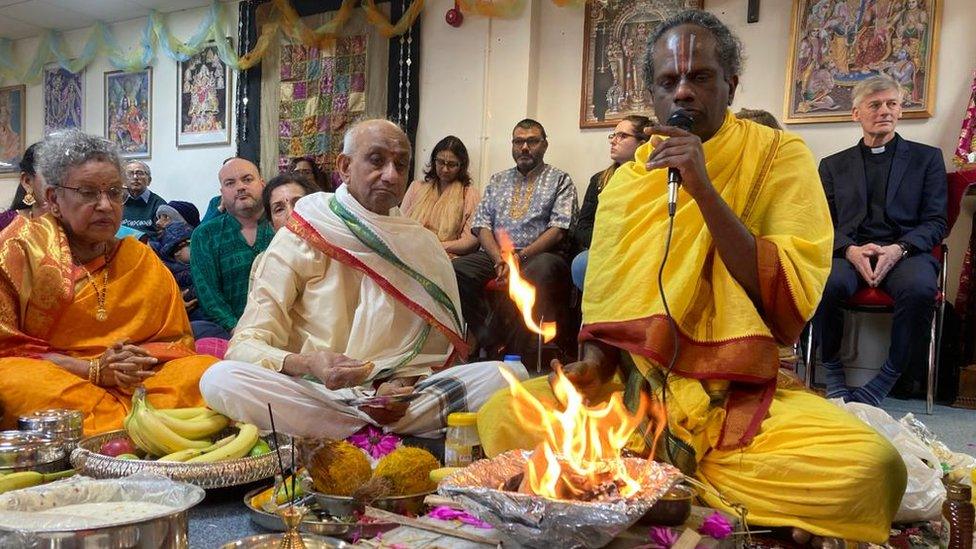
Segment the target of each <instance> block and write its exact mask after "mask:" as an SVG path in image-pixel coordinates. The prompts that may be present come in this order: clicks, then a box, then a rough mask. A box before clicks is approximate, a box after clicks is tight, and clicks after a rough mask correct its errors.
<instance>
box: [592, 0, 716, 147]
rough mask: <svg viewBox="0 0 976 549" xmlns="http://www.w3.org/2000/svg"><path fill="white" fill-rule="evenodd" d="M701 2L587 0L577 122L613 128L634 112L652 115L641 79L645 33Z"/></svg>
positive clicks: (696, 6)
mask: <svg viewBox="0 0 976 549" xmlns="http://www.w3.org/2000/svg"><path fill="white" fill-rule="evenodd" d="M701 7H702V0H607V1H605V2H587V3H586V6H585V8H584V9H585V10H586V15H585V17H584V22H583V83H582V93H581V94H580V97H581V99H580V123H579V126H580V128H612V127H614V126H616V125H617V123H618V122H620V120H622V119H623V118H624V117H625V116H629V115H632V114H640V115H644V116H650V117H652V118H653V117H654V109H653V107H652V106H651V94H650V90H648V89H646V86H645V85H644V55H645V53H646V52H647V39H648V37H649V36H650V35H651V34H653V33H654V31H655V30H656V29H657V26H658V25H659V24H661V22H662V21H664V20H665V19H667V18H668V17H670V16H672V15H674V14H676V13H678V12H680V11H683V10H686V9H690V8H697V9H701Z"/></svg>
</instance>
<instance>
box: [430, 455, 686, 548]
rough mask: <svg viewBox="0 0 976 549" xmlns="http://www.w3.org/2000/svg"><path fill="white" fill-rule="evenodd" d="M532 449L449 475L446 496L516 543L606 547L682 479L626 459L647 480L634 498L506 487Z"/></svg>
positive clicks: (661, 467) (442, 489)
mask: <svg viewBox="0 0 976 549" xmlns="http://www.w3.org/2000/svg"><path fill="white" fill-rule="evenodd" d="M530 455H531V452H527V451H521V450H512V451H509V452H505V453H504V454H500V455H498V456H496V457H494V458H492V459H483V460H480V461H476V462H474V463H472V464H471V465H469V466H468V467H465V468H464V469H461V470H460V471H458V472H456V473H454V474H452V475H451V476H449V477H447V478H446V479H444V480H443V481H442V482H441V484H440V486H439V487H438V492H439V493H440V494H441V495H442V496H446V497H449V498H451V499H453V500H455V501H457V502H458V503H461V504H462V505H464V507H465V508H466V509H468V510H469V511H471V512H472V513H474V514H475V515H477V516H478V517H479V518H480V519H482V520H484V521H486V522H488V523H489V524H491V525H492V526H494V527H495V528H496V529H497V530H498V531H499V533H500V534H501V535H502V536H503V537H506V538H508V539H509V540H510V541H514V542H516V543H519V544H521V545H523V546H525V547H532V548H539V549H541V548H549V547H561V548H566V549H568V548H577V547H586V548H590V547H603V546H604V545H606V544H608V543H610V541H611V540H613V538H615V537H616V536H617V535H619V534H620V533H621V532H623V531H624V530H626V529H627V528H629V527H630V526H631V525H633V524H634V523H635V522H636V521H637V519H639V518H640V517H642V516H643V515H644V513H646V512H647V511H648V510H649V509H650V508H651V507H652V506H653V505H654V503H655V502H656V501H657V500H658V499H660V497H661V496H663V495H664V494H665V493H667V491H668V490H670V489H671V487H672V486H674V485H675V484H676V483H677V482H678V481H680V480H681V478H682V475H681V472H680V471H678V469H676V468H675V467H672V466H671V465H667V464H662V463H657V462H654V461H648V460H645V459H641V458H624V459H623V460H624V464H625V465H626V467H627V471H628V473H630V475H631V476H632V477H633V478H635V479H636V480H638V481H639V482H640V483H641V486H642V489H641V491H640V492H639V493H638V494H637V495H635V496H633V497H630V498H617V499H613V500H609V501H596V502H583V501H569V500H552V499H547V498H544V497H541V496H536V495H533V494H522V493H518V492H510V491H505V490H502V489H501V487H502V486H504V485H505V484H506V483H507V482H508V481H509V480H510V479H511V478H512V477H514V476H516V475H518V474H520V473H522V472H523V471H524V470H525V463H526V461H527V460H528V458H529V456H530Z"/></svg>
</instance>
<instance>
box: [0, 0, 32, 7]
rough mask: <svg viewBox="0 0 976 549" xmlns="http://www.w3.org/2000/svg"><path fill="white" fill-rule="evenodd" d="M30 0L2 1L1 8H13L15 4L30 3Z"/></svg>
mask: <svg viewBox="0 0 976 549" xmlns="http://www.w3.org/2000/svg"><path fill="white" fill-rule="evenodd" d="M29 1H30V0H0V8H3V7H6V6H12V5H14V4H23V3H24V2H29Z"/></svg>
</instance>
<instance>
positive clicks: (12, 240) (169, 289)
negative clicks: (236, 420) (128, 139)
mask: <svg viewBox="0 0 976 549" xmlns="http://www.w3.org/2000/svg"><path fill="white" fill-rule="evenodd" d="M39 156H40V162H39V163H40V167H41V170H42V171H43V173H45V174H46V179H47V183H48V187H47V188H46V190H45V195H46V196H45V198H46V201H47V203H48V205H49V213H47V214H44V215H42V216H39V217H35V218H31V217H27V216H20V217H18V218H17V219H15V220H14V222H13V223H11V224H10V225H9V226H8V227H7V228H6V229H4V231H3V232H2V233H0V410H2V415H3V418H2V420H0V429H10V428H12V427H14V426H15V425H16V422H17V418H18V416H21V415H24V414H27V413H30V412H32V411H35V410H41V409H48V408H73V409H77V410H81V411H83V412H84V415H85V421H84V428H85V432H86V433H87V434H92V433H98V432H103V431H107V430H111V429H117V428H119V427H120V426H121V425H122V420H123V418H124V417H125V415H126V414H127V413H128V410H129V409H130V407H131V398H130V395H131V394H132V390H133V389H134V388H135V387H136V386H138V385H140V384H141V385H144V386H145V388H146V391H147V393H148V394H149V399H150V400H151V401H152V403H153V404H154V405H155V406H158V407H162V408H171V407H184V406H200V405H202V404H203V400H202V398H201V397H200V391H199V389H198V387H197V385H198V383H199V380H200V376H201V375H202V374H203V372H204V370H205V369H206V368H207V367H208V366H210V364H212V363H213V362H216V359H215V358H212V357H204V356H198V355H195V353H194V349H193V336H192V333H191V331H190V323H189V321H188V320H187V316H186V311H185V309H184V307H183V301H182V299H181V297H180V291H179V288H178V287H177V285H176V282H175V281H174V280H173V277H172V275H170V274H169V271H167V270H166V267H164V266H163V264H162V263H161V262H160V261H159V259H157V258H156V255H155V253H153V251H152V250H151V249H150V248H148V247H147V246H145V245H143V244H142V243H140V242H138V241H137V240H135V239H133V238H125V239H123V240H116V238H115V233H116V231H117V230H118V229H119V225H120V223H121V221H122V204H123V202H124V201H125V199H126V195H127V191H126V188H125V180H124V177H123V171H122V163H121V160H120V158H119V155H118V150H117V149H116V147H115V146H114V145H113V144H111V143H109V142H108V141H106V140H104V139H102V138H99V137H94V136H90V135H86V134H84V133H81V132H79V131H69V132H65V133H62V134H58V135H55V136H52V137H51V138H49V139H48V140H47V141H45V143H44V145H43V146H42V149H41V151H40V155H39Z"/></svg>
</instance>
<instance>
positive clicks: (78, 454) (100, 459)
mask: <svg viewBox="0 0 976 549" xmlns="http://www.w3.org/2000/svg"><path fill="white" fill-rule="evenodd" d="M127 436H128V435H126V432H125V431H124V430H119V431H110V432H108V433H102V434H100V435H95V436H91V437H88V438H85V439H82V441H81V442H79V443H78V447H77V448H76V449H75V450H74V452H72V453H71V465H73V466H74V468H75V469H76V470H77V471H78V474H80V475H85V476H89V477H93V478H121V477H126V476H129V475H132V474H136V473H155V474H157V475H163V476H167V477H169V478H171V479H173V480H180V481H183V482H187V483H190V484H193V485H194V486H199V487H201V488H207V489H210V488H226V487H228V486H239V485H241V484H249V483H251V482H255V481H258V480H264V479H266V478H272V477H274V476H275V474H277V473H278V456H277V453H276V452H275V451H274V449H275V446H280V447H281V459H282V461H283V462H284V467H285V469H286V470H287V469H288V468H289V467H291V451H290V447H289V446H288V444H289V439H288V437H287V436H285V435H281V434H279V435H278V440H277V442H276V441H275V440H274V439H273V436H272V435H267V436H265V437H264V440H266V441H267V442H268V445H269V446H270V447H271V450H272V451H271V452H269V453H267V454H264V455H260V456H254V457H242V458H239V459H228V460H224V461H215V462H213V463H182V462H175V461H151V460H135V459H133V460H128V459H118V458H114V457H111V456H106V455H103V454H100V453H98V451H99V450H100V449H101V447H102V444H105V443H106V442H108V441H110V440H112V439H116V438H122V437H127Z"/></svg>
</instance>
